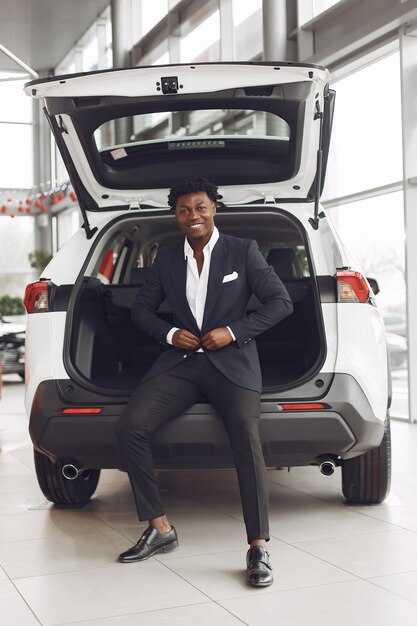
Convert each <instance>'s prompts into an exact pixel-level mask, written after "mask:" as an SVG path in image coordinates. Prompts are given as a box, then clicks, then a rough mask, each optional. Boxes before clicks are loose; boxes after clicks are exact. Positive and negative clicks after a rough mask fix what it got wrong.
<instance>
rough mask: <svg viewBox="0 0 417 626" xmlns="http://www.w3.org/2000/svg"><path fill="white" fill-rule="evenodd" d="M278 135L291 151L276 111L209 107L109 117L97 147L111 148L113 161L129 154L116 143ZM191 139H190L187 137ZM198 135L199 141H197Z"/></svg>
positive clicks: (204, 145) (176, 146)
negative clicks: (115, 117) (115, 118)
mask: <svg viewBox="0 0 417 626" xmlns="http://www.w3.org/2000/svg"><path fill="white" fill-rule="evenodd" d="M222 136H223V137H233V138H235V139H238V138H239V137H242V138H245V139H248V138H251V137H252V138H254V139H276V140H277V141H279V142H280V143H281V144H282V146H281V147H280V154H284V153H287V152H288V149H289V140H290V126H289V125H288V123H287V122H286V121H285V120H284V119H282V118H280V117H278V116H277V115H275V114H273V113H269V112H267V111H253V110H247V109H206V110H197V111H196V110H194V111H193V110H191V111H189V110H186V111H170V112H164V111H163V112H157V113H147V114H144V115H133V116H129V117H122V118H119V119H117V120H110V121H109V122H106V123H105V124H103V125H102V126H100V127H99V128H97V129H96V131H95V133H94V139H95V142H96V146H97V149H98V150H99V151H100V152H102V151H109V150H111V152H110V155H111V157H112V158H113V160H114V161H118V160H119V159H123V158H125V157H126V156H127V154H126V153H124V152H123V151H122V150H118V151H117V150H116V148H117V147H121V146H127V145H133V144H139V145H140V144H141V145H144V144H148V143H153V142H155V141H158V140H159V141H161V140H162V141H168V142H169V144H168V149H171V150H192V149H196V150H198V149H207V150H209V149H212V148H221V147H222V140H221V137H222ZM187 139H188V140H191V141H187ZM195 139H199V140H200V141H195Z"/></svg>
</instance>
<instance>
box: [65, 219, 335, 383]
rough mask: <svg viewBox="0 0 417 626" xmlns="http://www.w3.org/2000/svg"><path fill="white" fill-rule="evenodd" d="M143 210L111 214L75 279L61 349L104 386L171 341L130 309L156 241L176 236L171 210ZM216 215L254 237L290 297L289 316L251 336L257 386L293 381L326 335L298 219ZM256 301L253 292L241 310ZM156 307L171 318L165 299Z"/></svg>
mask: <svg viewBox="0 0 417 626" xmlns="http://www.w3.org/2000/svg"><path fill="white" fill-rule="evenodd" d="M142 215H143V217H142ZM150 217H151V216H150V215H149V216H148V215H146V213H145V212H144V213H143V214H141V216H138V214H137V213H136V214H133V215H131V216H129V217H124V218H121V219H119V220H117V222H116V223H114V222H113V224H112V225H111V226H110V228H109V229H108V230H107V231H106V233H105V234H104V235H103V236H102V237H101V239H100V240H99V241H98V243H97V246H96V249H95V252H94V255H93V258H92V260H91V262H90V264H89V266H88V268H87V271H86V275H85V276H84V277H81V279H80V281H79V286H78V288H77V287H76V289H77V292H76V293H74V295H73V299H72V304H70V310H69V315H68V322H67V333H68V335H69V337H68V338H69V342H68V344H67V345H69V354H67V355H66V356H67V359H68V360H69V363H70V366H71V369H73V371H74V372H75V373H76V375H77V377H79V379H80V382H82V379H84V380H88V381H89V383H90V384H93V385H95V386H97V387H100V388H105V389H106V390H122V389H123V390H129V389H133V388H134V387H135V386H136V385H137V384H138V383H139V381H140V380H141V378H142V376H143V375H144V374H145V372H146V371H147V369H148V368H149V367H150V365H151V364H152V363H153V361H154V360H155V359H156V358H157V357H158V356H159V355H160V354H161V352H162V351H164V350H169V349H170V347H169V346H166V345H161V344H159V343H158V342H157V341H155V340H154V339H152V338H151V337H149V336H147V335H146V334H145V333H143V332H142V331H141V330H140V329H139V328H137V327H136V326H134V324H133V322H132V321H131V316H130V309H131V306H132V303H133V300H134V298H135V295H136V293H137V290H138V289H139V288H140V285H141V284H143V282H144V281H145V280H146V278H147V276H148V275H149V272H150V268H151V265H152V262H153V259H154V258H155V256H156V254H157V253H158V249H159V248H160V247H164V246H170V245H173V244H174V243H175V242H176V241H178V239H179V238H180V237H181V236H182V235H181V234H180V232H179V230H178V226H177V224H176V221H175V219H174V217H173V216H172V215H167V214H166V213H164V214H159V215H158V214H155V212H153V213H152V219H150ZM215 221H216V225H217V227H218V228H219V230H220V231H221V232H223V233H227V234H230V235H236V236H239V237H247V238H252V239H256V241H257V243H258V246H259V249H260V251H261V253H262V254H263V255H264V257H265V258H266V260H267V262H268V263H269V264H270V265H272V266H273V267H274V270H275V271H276V273H277V274H278V275H279V276H280V278H281V280H282V281H283V282H284V284H285V286H286V288H287V290H288V292H289V294H290V296H291V299H292V301H293V304H294V312H293V314H292V315H291V316H289V317H288V318H286V319H285V320H284V321H283V322H281V323H280V324H277V325H276V326H274V327H273V328H271V329H269V330H268V331H267V332H265V333H263V334H262V335H259V336H258V337H257V338H256V342H257V347H258V352H259V357H260V362H261V368H262V375H263V383H264V388H265V389H276V388H282V387H285V386H293V385H294V383H295V382H296V381H298V380H301V379H306V378H308V377H309V376H310V375H311V376H312V375H313V374H314V373H315V372H316V371H317V369H318V368H319V367H320V365H321V363H322V361H323V355H324V352H325V341H324V337H323V333H322V331H321V328H322V325H321V319H320V318H319V316H320V307H319V306H318V295H317V289H316V287H315V281H314V277H313V276H312V270H311V263H310V261H309V255H308V251H307V248H306V242H305V240H304V236H303V233H302V230H303V229H302V226H301V225H299V224H296V222H295V219H294V218H293V217H292V216H289V215H288V214H284V213H283V212H282V213H280V212H278V211H276V210H275V211H270V210H267V209H264V208H263V207H261V208H259V207H258V208H257V209H256V210H252V209H250V210H248V209H236V208H233V209H226V208H224V209H220V210H219V212H218V213H217V215H216V219H215ZM87 274H88V275H87ZM258 306H259V301H258V300H257V299H256V297H255V296H252V298H251V299H250V301H249V303H248V311H249V312H250V311H251V310H254V309H256V308H257V307H258ZM159 315H160V316H161V317H163V318H165V319H167V320H170V317H171V312H170V311H169V310H168V308H167V305H166V303H162V305H161V307H160V309H159Z"/></svg>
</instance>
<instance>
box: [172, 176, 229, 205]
mask: <svg viewBox="0 0 417 626" xmlns="http://www.w3.org/2000/svg"><path fill="white" fill-rule="evenodd" d="M196 191H205V192H206V194H207V195H208V197H209V198H210V200H212V201H213V202H215V203H216V204H217V202H218V200H219V198H221V197H222V196H220V195H219V193H218V187H217V185H215V184H214V183H211V182H210V181H208V180H207V179H206V178H203V176H190V177H189V178H184V179H183V180H179V181H177V182H176V183H174V184H173V185H172V187H171V189H170V191H169V194H168V204H169V206H170V207H171V210H172V211H175V207H176V205H177V200H178V198H179V197H180V196H184V195H186V194H187V193H195V192H196Z"/></svg>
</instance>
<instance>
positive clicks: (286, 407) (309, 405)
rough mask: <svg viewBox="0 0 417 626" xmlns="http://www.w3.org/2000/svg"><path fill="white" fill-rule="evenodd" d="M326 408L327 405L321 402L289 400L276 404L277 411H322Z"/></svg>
mask: <svg viewBox="0 0 417 626" xmlns="http://www.w3.org/2000/svg"><path fill="white" fill-rule="evenodd" d="M328 408H329V405H328V404H324V403H323V402H291V403H285V404H277V409H278V410H279V411H323V410H324V409H328Z"/></svg>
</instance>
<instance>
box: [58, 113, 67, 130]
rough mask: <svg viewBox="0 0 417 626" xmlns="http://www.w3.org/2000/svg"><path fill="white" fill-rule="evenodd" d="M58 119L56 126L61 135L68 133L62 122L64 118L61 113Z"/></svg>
mask: <svg viewBox="0 0 417 626" xmlns="http://www.w3.org/2000/svg"><path fill="white" fill-rule="evenodd" d="M58 119H59V124H58V128H59V131H60V133H61V135H63V134H64V133H65V134H66V135H68V130H67V128H66V126H65V124H64V120H63V119H62V115H60V116H59V117H58Z"/></svg>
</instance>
